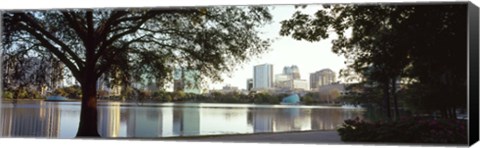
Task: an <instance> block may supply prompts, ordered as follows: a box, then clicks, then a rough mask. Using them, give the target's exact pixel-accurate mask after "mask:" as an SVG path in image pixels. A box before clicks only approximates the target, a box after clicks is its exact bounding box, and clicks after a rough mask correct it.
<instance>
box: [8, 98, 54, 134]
mask: <svg viewBox="0 0 480 148" xmlns="http://www.w3.org/2000/svg"><path fill="white" fill-rule="evenodd" d="M32 105H33V107H28V106H32ZM37 107H38V108H37ZM1 113H2V114H1V122H2V124H1V125H2V127H1V129H2V133H1V134H2V136H3V137H58V135H59V128H60V112H59V109H58V107H57V105H56V104H54V103H45V102H40V104H39V105H35V104H18V105H17V107H16V108H4V109H2V112H1Z"/></svg>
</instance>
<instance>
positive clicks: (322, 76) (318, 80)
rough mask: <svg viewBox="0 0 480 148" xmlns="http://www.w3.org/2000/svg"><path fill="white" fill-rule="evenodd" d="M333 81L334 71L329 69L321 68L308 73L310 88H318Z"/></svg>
mask: <svg viewBox="0 0 480 148" xmlns="http://www.w3.org/2000/svg"><path fill="white" fill-rule="evenodd" d="M333 83H335V72H333V71H332V70H331V69H322V70H320V71H317V72H315V73H311V74H310V89H311V90H314V89H318V88H319V87H320V86H324V85H329V84H333Z"/></svg>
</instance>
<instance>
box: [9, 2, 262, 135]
mask: <svg viewBox="0 0 480 148" xmlns="http://www.w3.org/2000/svg"><path fill="white" fill-rule="evenodd" d="M3 19H4V22H3V25H4V30H3V31H4V34H5V38H4V39H3V40H2V41H3V43H4V44H3V45H4V47H3V48H4V49H5V50H4V53H5V52H10V51H11V52H19V51H22V50H29V51H35V53H34V54H30V56H43V55H49V54H50V55H53V56H54V57H55V59H57V60H58V61H61V62H62V63H63V64H64V65H65V66H66V67H67V68H68V70H69V71H70V72H71V73H72V74H73V77H75V79H76V80H78V82H79V83H80V85H81V89H82V102H81V113H80V124H79V128H78V132H77V137H80V136H99V134H98V132H97V108H96V107H97V98H96V95H97V85H96V84H97V80H98V79H99V78H100V77H102V76H103V77H108V78H111V80H112V81H113V80H119V81H120V82H122V83H129V84H130V83H133V82H137V81H141V80H146V79H147V80H149V79H153V80H155V82H156V83H157V84H158V85H162V84H165V83H166V82H168V81H169V80H171V78H172V71H173V70H174V69H176V68H182V69H189V70H195V71H198V72H200V73H201V76H200V77H199V79H205V78H209V79H211V80H214V81H215V80H221V74H222V73H223V72H230V71H232V70H233V68H234V66H235V65H237V64H238V63H242V62H244V61H246V60H249V59H250V58H251V57H253V56H256V55H259V54H260V53H262V52H264V51H266V50H267V49H268V47H269V44H270V41H269V40H268V39H262V38H260V37H259V36H258V33H259V32H258V31H257V30H256V29H257V28H258V27H260V26H262V25H264V24H265V23H268V22H269V21H270V20H271V15H270V13H269V11H268V9H267V8H264V7H208V8H158V9H149V8H132V9H75V10H35V11H34V10H32V11H21V12H7V13H4V14H3Z"/></svg>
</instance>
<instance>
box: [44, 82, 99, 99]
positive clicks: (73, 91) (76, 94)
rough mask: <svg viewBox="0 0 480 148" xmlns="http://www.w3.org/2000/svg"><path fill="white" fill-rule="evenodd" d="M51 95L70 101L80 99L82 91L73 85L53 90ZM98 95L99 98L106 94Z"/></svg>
mask: <svg viewBox="0 0 480 148" xmlns="http://www.w3.org/2000/svg"><path fill="white" fill-rule="evenodd" d="M52 95H59V96H64V97H67V98H70V99H80V98H81V97H82V90H81V89H80V87H79V86H75V85H74V86H69V87H63V88H58V89H55V90H54V91H53V93H52ZM98 95H99V96H101V97H105V96H106V95H107V92H104V91H99V92H98Z"/></svg>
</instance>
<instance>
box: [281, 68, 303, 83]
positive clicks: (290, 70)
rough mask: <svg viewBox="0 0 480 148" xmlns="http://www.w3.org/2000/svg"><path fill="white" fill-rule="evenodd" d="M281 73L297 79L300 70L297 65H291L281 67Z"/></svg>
mask: <svg viewBox="0 0 480 148" xmlns="http://www.w3.org/2000/svg"><path fill="white" fill-rule="evenodd" d="M283 74H284V75H287V76H288V77H289V79H293V80H298V79H300V70H299V69H298V67H297V65H292V66H290V67H288V66H285V67H283Z"/></svg>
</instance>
